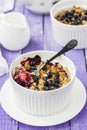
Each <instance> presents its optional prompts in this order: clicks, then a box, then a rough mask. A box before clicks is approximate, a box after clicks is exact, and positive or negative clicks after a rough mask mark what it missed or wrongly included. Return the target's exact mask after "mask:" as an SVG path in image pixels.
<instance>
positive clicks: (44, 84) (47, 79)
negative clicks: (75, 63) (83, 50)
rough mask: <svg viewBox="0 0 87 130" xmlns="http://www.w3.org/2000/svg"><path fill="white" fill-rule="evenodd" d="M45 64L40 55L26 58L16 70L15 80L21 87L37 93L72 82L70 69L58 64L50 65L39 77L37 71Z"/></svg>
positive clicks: (42, 70)
mask: <svg viewBox="0 0 87 130" xmlns="http://www.w3.org/2000/svg"><path fill="white" fill-rule="evenodd" d="M43 64H44V61H43V60H42V59H41V57H40V56H39V55H36V56H35V57H33V58H31V57H28V58H27V59H26V58H25V59H24V60H23V61H21V62H20V65H19V66H17V67H16V68H15V73H14V74H13V79H14V80H15V81H16V82H17V83H18V84H20V85H21V86H23V87H25V88H28V89H32V90H37V91H48V90H54V89H58V88H60V87H62V86H64V85H66V84H67V83H68V82H69V81H70V80H71V79H70V73H69V70H68V68H67V67H63V66H62V65H61V64H60V63H58V62H56V63H48V64H47V65H46V66H45V67H44V68H43V69H41V71H40V74H39V76H37V75H36V74H35V70H37V69H39V68H40V67H41V66H42V65H43Z"/></svg>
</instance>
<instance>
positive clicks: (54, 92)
mask: <svg viewBox="0 0 87 130" xmlns="http://www.w3.org/2000/svg"><path fill="white" fill-rule="evenodd" d="M53 55H55V52H51V51H33V52H29V53H26V54H23V55H21V56H19V57H18V58H16V59H15V60H14V61H13V63H12V64H11V67H10V79H11V83H12V86H13V92H14V98H15V102H16V103H17V105H18V107H19V108H20V109H21V110H22V111H24V112H26V113H28V114H31V115H37V116H50V115H54V114H57V113H58V112H60V111H62V110H63V109H64V108H66V107H67V105H68V104H69V103H70V100H71V91H72V86H73V82H74V79H75V75H76V69H75V66H74V64H73V63H72V61H71V60H70V59H68V58H67V57H66V56H63V55H62V56H60V57H58V58H56V60H54V61H53V62H51V63H49V64H47V65H46V68H44V70H41V71H40V75H39V77H37V76H36V75H35V73H34V70H35V69H38V68H39V67H40V66H41V65H42V64H43V63H44V62H46V60H47V59H49V58H51V57H52V56H53Z"/></svg>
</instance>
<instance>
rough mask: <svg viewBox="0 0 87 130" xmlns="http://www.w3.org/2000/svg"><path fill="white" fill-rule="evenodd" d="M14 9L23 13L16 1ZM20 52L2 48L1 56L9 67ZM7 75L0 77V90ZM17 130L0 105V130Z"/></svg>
mask: <svg viewBox="0 0 87 130" xmlns="http://www.w3.org/2000/svg"><path fill="white" fill-rule="evenodd" d="M15 4H16V5H15V9H14V10H13V11H20V12H23V6H21V5H20V4H19V2H18V1H16V3H15ZM20 53H21V51H14V52H13V51H9V50H6V49H5V48H3V47H2V55H3V56H4V57H5V59H6V60H7V62H8V65H9V67H10V64H11V62H12V61H13V60H14V59H15V58H16V57H17V56H18V55H20ZM8 77H9V74H6V75H4V76H2V77H0V88H1V87H2V85H3V84H4V82H5V81H6V80H7V79H8ZM17 129H18V122H17V121H15V120H13V119H12V118H10V117H9V116H8V115H7V114H6V113H5V112H4V111H3V109H2V108H1V105H0V130H17Z"/></svg>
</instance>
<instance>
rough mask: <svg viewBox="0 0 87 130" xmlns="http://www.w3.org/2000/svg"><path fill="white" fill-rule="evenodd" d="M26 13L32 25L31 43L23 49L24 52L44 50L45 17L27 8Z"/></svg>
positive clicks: (30, 25) (29, 23)
mask: <svg viewBox="0 0 87 130" xmlns="http://www.w3.org/2000/svg"><path fill="white" fill-rule="evenodd" d="M24 14H25V16H26V19H27V21H28V25H29V27H30V35H31V38H30V41H29V44H28V45H27V46H26V47H25V48H24V49H23V53H25V52H29V51H34V50H43V25H42V22H43V17H42V16H41V15H37V14H34V13H32V12H31V11H29V10H27V9H26V8H25V11H24Z"/></svg>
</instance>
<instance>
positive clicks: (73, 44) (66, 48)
mask: <svg viewBox="0 0 87 130" xmlns="http://www.w3.org/2000/svg"><path fill="white" fill-rule="evenodd" d="M77 44H78V41H77V40H75V39H73V40H71V41H69V42H68V43H67V44H66V45H65V46H64V47H63V48H62V50H60V51H59V52H58V53H57V54H56V55H54V56H53V57H52V58H50V59H48V60H47V62H45V63H44V64H43V65H42V66H41V67H40V68H39V69H38V70H35V74H36V75H37V76H39V72H40V70H41V69H43V68H44V67H45V66H46V64H47V63H49V62H50V61H52V60H54V59H55V58H57V57H58V56H60V55H62V54H64V53H65V52H67V51H69V50H71V49H73V48H74V47H76V46H77Z"/></svg>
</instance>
